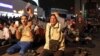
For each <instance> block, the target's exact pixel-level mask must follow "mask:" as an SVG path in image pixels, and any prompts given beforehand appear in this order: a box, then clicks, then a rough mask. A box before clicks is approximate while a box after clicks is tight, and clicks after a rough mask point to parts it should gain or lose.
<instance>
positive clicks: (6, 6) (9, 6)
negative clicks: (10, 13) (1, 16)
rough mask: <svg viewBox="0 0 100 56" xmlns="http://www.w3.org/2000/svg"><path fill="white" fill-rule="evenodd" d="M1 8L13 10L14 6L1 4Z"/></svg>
mask: <svg viewBox="0 0 100 56" xmlns="http://www.w3.org/2000/svg"><path fill="white" fill-rule="evenodd" d="M0 7H5V8H10V9H13V6H12V5H9V4H4V3H0Z"/></svg>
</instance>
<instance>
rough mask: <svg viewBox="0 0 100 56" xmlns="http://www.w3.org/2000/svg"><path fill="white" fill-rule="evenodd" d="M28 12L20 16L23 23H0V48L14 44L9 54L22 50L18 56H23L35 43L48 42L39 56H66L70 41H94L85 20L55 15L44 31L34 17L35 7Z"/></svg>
mask: <svg viewBox="0 0 100 56" xmlns="http://www.w3.org/2000/svg"><path fill="white" fill-rule="evenodd" d="M26 11H27V13H28V16H26V15H22V16H21V17H20V22H21V24H20V23H19V21H15V22H12V23H10V25H8V24H7V23H6V22H4V23H0V46H2V45H5V44H7V43H10V44H12V45H11V46H10V47H9V48H8V49H7V53H8V54H13V53H15V52H17V51H19V54H20V55H21V56H24V54H25V52H26V51H27V50H28V49H29V48H30V47H31V45H33V46H35V45H34V44H33V43H34V42H36V44H37V42H38V41H39V42H40V43H41V42H45V43H44V48H43V52H42V53H41V55H40V56H52V55H54V56H64V50H65V46H66V44H67V43H68V42H71V43H79V44H82V45H84V44H88V43H89V42H91V41H92V37H91V32H92V28H93V26H92V25H91V21H85V20H84V19H83V18H82V17H78V18H76V19H66V20H65V19H62V18H61V17H59V15H58V12H54V13H52V14H51V15H50V18H49V19H50V21H49V22H47V23H46V26H45V29H43V28H41V25H39V24H41V23H39V20H38V19H37V18H36V17H35V16H34V14H33V11H32V8H31V7H29V8H27V9H26ZM37 45H38V44H37Z"/></svg>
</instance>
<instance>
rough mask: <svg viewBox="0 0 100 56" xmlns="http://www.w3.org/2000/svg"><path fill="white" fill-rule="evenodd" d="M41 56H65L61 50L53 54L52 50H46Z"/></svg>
mask: <svg viewBox="0 0 100 56" xmlns="http://www.w3.org/2000/svg"><path fill="white" fill-rule="evenodd" d="M40 56H64V52H63V51H61V50H58V51H56V52H52V51H50V50H46V49H44V50H43V52H42V53H41V55H40Z"/></svg>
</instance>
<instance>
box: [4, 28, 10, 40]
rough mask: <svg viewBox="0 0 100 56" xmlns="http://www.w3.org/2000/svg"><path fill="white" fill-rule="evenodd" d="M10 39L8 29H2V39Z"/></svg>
mask: <svg viewBox="0 0 100 56" xmlns="http://www.w3.org/2000/svg"><path fill="white" fill-rule="evenodd" d="M9 38H10V32H9V29H8V28H7V27H4V28H3V39H6V40H7V39H9Z"/></svg>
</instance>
